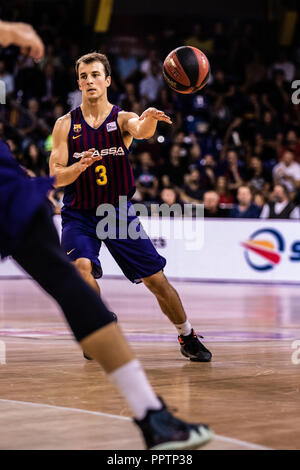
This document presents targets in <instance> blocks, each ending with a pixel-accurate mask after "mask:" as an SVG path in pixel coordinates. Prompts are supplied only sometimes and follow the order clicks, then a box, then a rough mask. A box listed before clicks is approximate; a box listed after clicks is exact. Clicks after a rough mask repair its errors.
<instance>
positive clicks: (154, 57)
mask: <svg viewBox="0 0 300 470" xmlns="http://www.w3.org/2000/svg"><path fill="white" fill-rule="evenodd" d="M153 64H155V65H157V66H158V67H159V69H160V70H161V68H162V62H161V61H160V60H159V58H158V53H157V50H156V49H152V50H151V51H150V53H149V56H148V57H147V58H146V59H144V60H143V61H142V63H141V65H140V71H141V73H142V74H143V76H144V77H147V76H148V75H150V74H151V67H152V65H153Z"/></svg>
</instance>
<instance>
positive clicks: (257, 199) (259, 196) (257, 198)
mask: <svg viewBox="0 0 300 470" xmlns="http://www.w3.org/2000/svg"><path fill="white" fill-rule="evenodd" d="M253 202H254V204H256V205H257V206H258V207H259V208H260V209H262V208H263V207H264V205H265V202H266V199H265V197H264V195H263V193H260V192H257V193H255V194H254V198H253Z"/></svg>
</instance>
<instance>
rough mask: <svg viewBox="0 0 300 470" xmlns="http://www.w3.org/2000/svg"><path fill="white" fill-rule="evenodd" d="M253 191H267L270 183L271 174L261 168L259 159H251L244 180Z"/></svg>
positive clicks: (254, 157)
mask: <svg viewBox="0 0 300 470" xmlns="http://www.w3.org/2000/svg"><path fill="white" fill-rule="evenodd" d="M245 180H246V182H247V183H248V184H249V185H250V187H251V189H252V190H253V191H268V190H269V189H270V187H271V183H272V175H271V173H270V172H269V171H268V170H266V169H265V168H264V167H263V164H262V161H261V159H260V158H258V157H256V156H255V155H254V156H253V157H251V159H250V163H249V168H248V172H247V175H246V178H245Z"/></svg>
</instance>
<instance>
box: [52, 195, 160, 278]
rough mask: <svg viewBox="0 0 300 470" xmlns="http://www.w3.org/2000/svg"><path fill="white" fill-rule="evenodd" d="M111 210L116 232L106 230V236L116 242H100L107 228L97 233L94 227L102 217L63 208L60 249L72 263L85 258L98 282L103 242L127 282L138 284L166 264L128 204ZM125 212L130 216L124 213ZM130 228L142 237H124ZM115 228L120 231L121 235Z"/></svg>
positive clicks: (100, 274) (97, 229)
mask: <svg viewBox="0 0 300 470" xmlns="http://www.w3.org/2000/svg"><path fill="white" fill-rule="evenodd" d="M115 209H116V224H115V227H116V232H114V229H111V228H110V230H111V232H110V233H111V234H112V233H114V234H115V235H116V238H104V237H103V233H104V232H107V227H105V229H104V230H102V231H101V230H100V229H99V225H98V224H99V222H100V221H101V220H104V217H105V216H103V217H101V216H100V217H99V216H96V215H95V211H84V210H78V209H70V208H68V207H64V208H63V210H62V214H61V215H62V239H61V244H62V248H63V250H64V251H65V253H66V254H67V255H68V258H69V259H70V260H71V261H75V260H76V259H78V258H88V259H89V260H91V261H92V266H93V271H92V274H93V276H94V277H95V278H96V279H98V278H100V277H101V276H102V268H101V263H100V261H99V252H100V248H101V243H102V242H103V243H105V245H106V247H107V249H108V250H109V252H110V253H111V255H112V256H113V258H114V259H115V261H116V262H117V264H118V265H119V267H120V268H121V270H122V271H123V273H124V274H125V276H126V277H127V278H128V279H129V280H130V281H131V282H134V283H139V282H141V279H143V278H144V277H148V276H151V275H152V274H155V273H157V272H159V271H161V270H162V269H163V268H164V267H165V265H166V260H165V258H163V257H162V256H160V254H159V253H158V252H157V251H156V249H155V247H154V245H153V243H152V242H151V240H150V239H149V237H148V236H147V234H146V233H145V231H144V229H143V227H142V225H141V224H140V222H139V219H138V217H137V216H136V215H135V213H134V210H133V206H132V204H131V203H130V202H127V205H126V207H123V208H121V209H119V208H115ZM128 209H129V211H130V214H128V212H127V211H128ZM125 213H127V219H126V218H125ZM124 223H125V225H126V227H125V226H124ZM133 224H134V227H135V231H136V232H139V233H140V234H141V235H142V236H140V237H138V238H137V239H132V238H129V237H126V235H125V236H124V233H125V231H126V232H127V228H128V226H129V225H131V226H133ZM119 227H122V228H121V232H120V231H119ZM125 229H126V230H125ZM124 230H125V231H124ZM125 237H126V238H125Z"/></svg>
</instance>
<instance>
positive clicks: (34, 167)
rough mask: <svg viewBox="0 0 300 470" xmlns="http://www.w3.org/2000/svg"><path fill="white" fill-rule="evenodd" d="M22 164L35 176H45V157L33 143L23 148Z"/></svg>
mask: <svg viewBox="0 0 300 470" xmlns="http://www.w3.org/2000/svg"><path fill="white" fill-rule="evenodd" d="M24 165H25V167H26V168H28V169H29V170H31V171H32V172H33V173H34V174H35V176H46V173H47V162H46V157H45V155H44V154H43V153H42V152H41V150H40V149H39V148H38V147H37V146H36V145H35V144H30V145H29V147H28V148H27V149H26V150H25V152H24Z"/></svg>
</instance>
